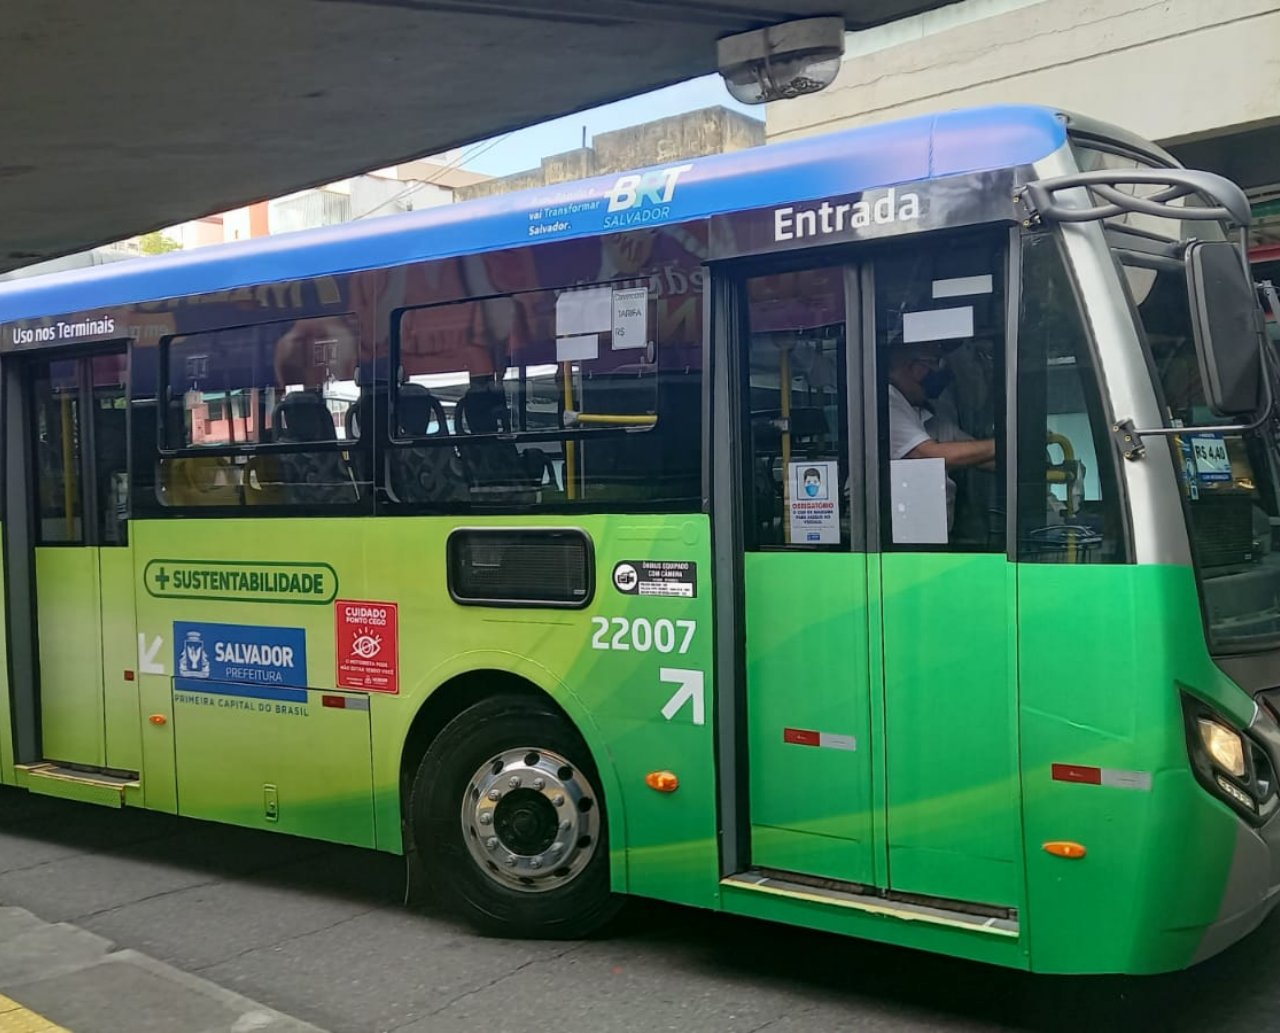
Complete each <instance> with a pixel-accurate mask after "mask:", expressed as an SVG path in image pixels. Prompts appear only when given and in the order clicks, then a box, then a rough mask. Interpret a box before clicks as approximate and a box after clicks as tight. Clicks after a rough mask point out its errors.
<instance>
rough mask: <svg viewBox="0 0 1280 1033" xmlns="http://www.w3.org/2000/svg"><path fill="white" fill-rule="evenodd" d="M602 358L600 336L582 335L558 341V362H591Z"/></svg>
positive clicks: (558, 339)
mask: <svg viewBox="0 0 1280 1033" xmlns="http://www.w3.org/2000/svg"><path fill="white" fill-rule="evenodd" d="M599 357H600V335H599V334H581V335H579V336H577V337H559V338H557V339H556V362H590V361H591V360H592V359H596V358H599Z"/></svg>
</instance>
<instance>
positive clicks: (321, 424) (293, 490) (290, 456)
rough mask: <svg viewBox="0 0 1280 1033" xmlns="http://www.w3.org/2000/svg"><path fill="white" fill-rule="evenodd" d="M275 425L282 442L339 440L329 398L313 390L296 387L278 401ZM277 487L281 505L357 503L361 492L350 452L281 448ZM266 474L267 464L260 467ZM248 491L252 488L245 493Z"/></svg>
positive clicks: (261, 473) (277, 458)
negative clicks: (285, 449)
mask: <svg viewBox="0 0 1280 1033" xmlns="http://www.w3.org/2000/svg"><path fill="white" fill-rule="evenodd" d="M271 422H272V425H273V426H274V428H275V440H276V441H277V442H278V443H279V444H282V445H301V444H326V443H329V442H335V441H337V440H338V431H337V428H336V427H335V426H334V424H333V414H332V413H331V412H330V411H329V407H328V406H327V405H326V404H325V400H324V398H322V397H321V396H320V395H319V394H318V393H316V392H314V391H291V392H290V393H289V394H287V395H285V396H284V398H282V399H281V400H280V402H279V404H278V405H276V408H275V413H274V418H273V419H272V421H271ZM273 458H274V459H276V460H277V461H278V464H279V465H278V470H279V480H278V481H277V482H276V483H277V485H278V489H279V493H280V498H281V504H283V505H308V504H329V505H334V504H340V503H343V502H355V501H357V500H358V499H359V497H360V494H359V490H358V488H357V486H356V481H355V477H354V476H353V473H352V470H351V466H350V465H349V463H348V461H347V458H346V455H345V453H342V452H338V451H334V450H331V449H323V450H320V449H317V450H315V451H308V452H281V453H278V454H276V455H275V456H273ZM255 472H256V473H257V474H258V475H259V477H263V476H265V477H267V478H268V480H267V481H266V482H265V483H263V487H266V486H267V484H269V483H270V480H269V478H270V471H268V470H267V469H266V468H265V466H264V467H262V468H259V469H257V470H256V471H255ZM246 494H247V492H246Z"/></svg>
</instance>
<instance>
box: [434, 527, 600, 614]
mask: <svg viewBox="0 0 1280 1033" xmlns="http://www.w3.org/2000/svg"><path fill="white" fill-rule="evenodd" d="M448 554H449V561H448V562H449V593H450V594H451V595H452V596H453V599H454V601H455V602H457V603H461V604H463V605H465V606H530V607H544V606H552V607H574V608H577V607H582V606H586V605H587V604H588V603H589V602H591V597H592V594H593V593H594V591H595V561H594V553H593V550H592V546H591V539H590V538H589V537H588V536H587V534H586V532H584V531H581V530H578V529H577V528H529V529H525V528H518V529H511V528H501V529H488V528H464V529H459V530H457V531H454V532H453V534H451V535H450V536H449V544H448Z"/></svg>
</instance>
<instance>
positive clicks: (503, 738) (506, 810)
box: [409, 696, 620, 939]
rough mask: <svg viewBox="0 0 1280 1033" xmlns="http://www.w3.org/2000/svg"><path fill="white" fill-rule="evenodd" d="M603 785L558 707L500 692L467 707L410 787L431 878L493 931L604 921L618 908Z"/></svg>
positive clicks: (561, 933) (518, 932)
mask: <svg viewBox="0 0 1280 1033" xmlns="http://www.w3.org/2000/svg"><path fill="white" fill-rule="evenodd" d="M599 784H600V779H599V776H598V775H597V774H596V771H595V769H594V766H593V765H592V764H591V757H590V753H589V751H588V750H587V747H586V744H585V743H584V742H583V741H582V739H581V737H580V736H579V735H578V734H577V731H576V730H575V729H574V728H573V726H572V725H571V724H569V723H568V722H567V721H566V720H565V719H564V718H563V717H562V716H560V715H559V714H558V713H555V712H554V711H553V710H552V709H551V708H550V707H549V706H547V705H545V704H541V703H539V702H537V701H533V700H530V699H527V698H525V697H521V696H495V697H492V698H490V699H486V700H483V701H481V702H480V703H477V704H475V705H474V706H472V707H469V708H468V709H467V710H464V711H463V712H462V713H461V714H459V715H458V716H457V717H455V718H454V719H453V720H452V721H450V722H449V723H448V724H447V725H446V726H445V727H444V729H443V730H442V731H441V732H440V734H439V735H438V736H437V737H436V739H435V741H434V742H432V744H431V746H430V747H429V748H428V750H427V752H426V755H425V756H424V757H423V759H422V763H421V764H420V765H419V767H418V773H417V775H416V777H415V778H414V781H413V788H412V791H411V793H410V797H409V809H410V816H411V822H412V827H413V837H414V843H415V846H416V848H417V854H418V857H419V859H420V861H421V863H422V866H423V869H424V872H425V874H426V876H427V880H428V882H429V884H430V886H431V888H432V889H433V890H434V892H436V893H438V894H440V895H441V896H442V897H443V898H444V900H445V902H446V903H447V904H449V905H450V906H452V908H453V909H454V910H456V911H457V912H459V913H460V914H461V915H462V917H464V918H466V919H467V920H468V921H470V922H471V923H472V924H473V925H475V926H477V927H478V928H480V929H481V930H482V931H484V932H487V933H491V934H495V935H501V936H512V937H538V938H549V939H572V938H576V937H580V936H585V935H587V934H588V933H590V932H592V931H593V930H595V929H597V928H599V927H600V926H601V925H603V924H604V923H605V922H606V921H608V919H609V918H610V917H611V916H612V915H613V914H614V913H615V912H616V911H617V909H618V907H619V906H620V900H619V899H618V898H617V897H616V896H615V895H614V894H613V893H611V892H610V889H609V844H608V827H607V824H606V818H607V816H606V814H605V808H604V799H603V797H602V796H601V795H600V792H599V788H598V787H599Z"/></svg>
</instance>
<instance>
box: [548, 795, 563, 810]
mask: <svg viewBox="0 0 1280 1033" xmlns="http://www.w3.org/2000/svg"><path fill="white" fill-rule="evenodd" d="M551 802H552V803H553V804H555V805H556V806H557V807H563V806H564V793H556V795H555V796H553V797H552V798H551Z"/></svg>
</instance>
